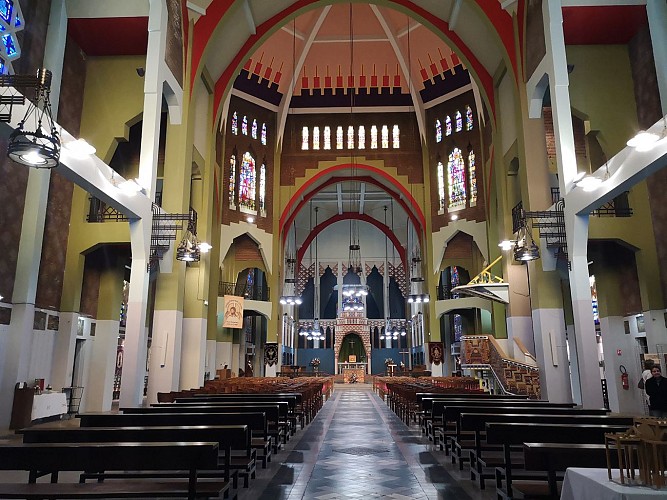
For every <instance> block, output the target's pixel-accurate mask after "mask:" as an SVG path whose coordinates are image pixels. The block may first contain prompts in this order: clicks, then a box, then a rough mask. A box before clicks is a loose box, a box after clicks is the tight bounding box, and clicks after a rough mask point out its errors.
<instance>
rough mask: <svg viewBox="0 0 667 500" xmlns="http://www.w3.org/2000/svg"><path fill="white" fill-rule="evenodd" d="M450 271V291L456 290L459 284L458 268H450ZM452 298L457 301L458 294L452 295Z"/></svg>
mask: <svg viewBox="0 0 667 500" xmlns="http://www.w3.org/2000/svg"><path fill="white" fill-rule="evenodd" d="M450 269H451V271H452V277H451V279H450V283H451V285H452V287H451V288H450V290H451V289H452V288H456V287H457V286H459V285H460V284H461V277H460V276H459V268H458V267H456V266H452V267H451V268H450ZM452 298H453V299H458V298H459V294H458V293H452Z"/></svg>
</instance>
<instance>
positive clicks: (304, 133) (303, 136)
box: [301, 127, 308, 151]
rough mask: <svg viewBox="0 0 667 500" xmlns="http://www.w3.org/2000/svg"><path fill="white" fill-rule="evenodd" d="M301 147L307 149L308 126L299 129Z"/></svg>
mask: <svg viewBox="0 0 667 500" xmlns="http://www.w3.org/2000/svg"><path fill="white" fill-rule="evenodd" d="M301 149H302V150H304V151H305V150H306V149H308V127H303V128H302V129H301Z"/></svg>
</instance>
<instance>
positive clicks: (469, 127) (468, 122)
mask: <svg viewBox="0 0 667 500" xmlns="http://www.w3.org/2000/svg"><path fill="white" fill-rule="evenodd" d="M472 128H473V118H472V109H471V108H470V106H466V130H472Z"/></svg>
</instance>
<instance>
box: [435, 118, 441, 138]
mask: <svg viewBox="0 0 667 500" xmlns="http://www.w3.org/2000/svg"><path fill="white" fill-rule="evenodd" d="M440 141H442V123H440V120H436V121H435V142H440Z"/></svg>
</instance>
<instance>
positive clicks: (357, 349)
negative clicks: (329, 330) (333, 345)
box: [338, 332, 368, 363]
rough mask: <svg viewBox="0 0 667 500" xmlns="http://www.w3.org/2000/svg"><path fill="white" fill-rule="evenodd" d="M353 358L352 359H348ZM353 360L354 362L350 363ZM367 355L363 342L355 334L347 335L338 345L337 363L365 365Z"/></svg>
mask: <svg viewBox="0 0 667 500" xmlns="http://www.w3.org/2000/svg"><path fill="white" fill-rule="evenodd" d="M350 356H353V358H350ZM350 359H353V360H354V361H350ZM367 359H368V353H367V352H366V347H365V346H364V341H363V340H362V339H361V337H360V336H359V335H358V334H357V333H353V332H352V333H348V334H347V335H345V337H343V340H342V342H341V343H340V351H339V353H338V362H339V363H349V362H351V363H366V361H367Z"/></svg>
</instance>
